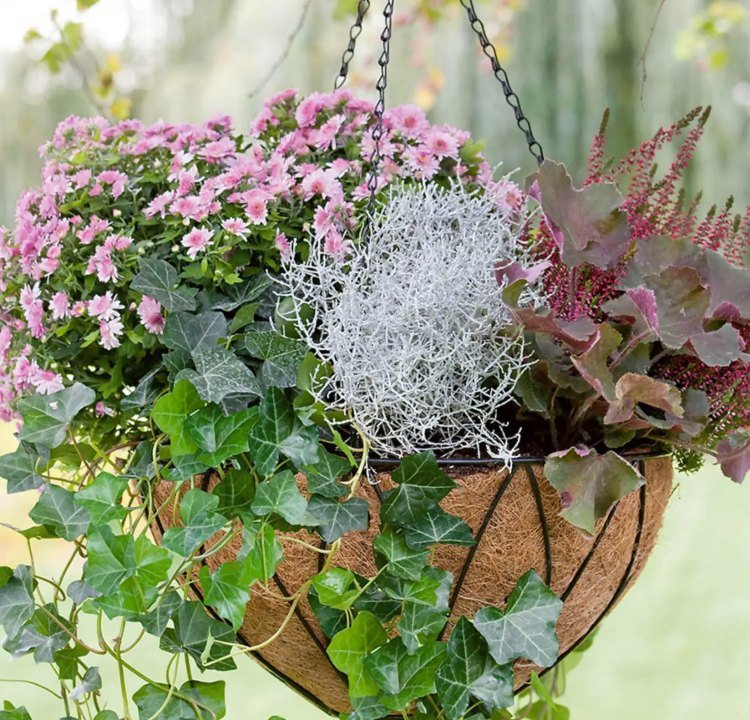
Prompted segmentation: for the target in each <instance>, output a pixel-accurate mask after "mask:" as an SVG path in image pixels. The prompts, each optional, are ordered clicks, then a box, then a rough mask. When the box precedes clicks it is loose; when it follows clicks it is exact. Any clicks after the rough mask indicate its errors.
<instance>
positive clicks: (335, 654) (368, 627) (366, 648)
mask: <svg viewBox="0 0 750 720" xmlns="http://www.w3.org/2000/svg"><path fill="white" fill-rule="evenodd" d="M386 642H388V634H387V633H386V631H385V630H384V629H383V626H382V625H381V624H380V622H378V619H377V618H376V617H375V616H374V615H372V614H371V613H368V612H360V613H359V614H358V615H357V617H355V618H354V621H353V622H352V624H351V627H348V628H347V629H346V630H342V631H341V632H340V633H338V634H337V635H336V636H335V637H334V638H333V640H331V643H330V645H329V646H328V657H330V658H331V662H332V663H333V664H334V665H335V667H336V669H338V670H340V671H341V672H343V673H346V675H347V677H348V679H349V696H350V697H352V698H362V697H368V696H370V695H376V694H377V693H378V690H379V688H378V685H377V683H376V682H375V680H374V679H373V678H372V676H371V675H370V674H369V672H368V671H367V670H366V669H365V666H364V661H365V658H366V657H367V656H368V655H369V654H370V653H371V652H373V651H374V650H376V649H377V648H379V647H380V646H381V645H384V644H385V643H386Z"/></svg>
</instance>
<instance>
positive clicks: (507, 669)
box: [435, 618, 513, 720]
mask: <svg viewBox="0 0 750 720" xmlns="http://www.w3.org/2000/svg"><path fill="white" fill-rule="evenodd" d="M435 685H436V688H437V694H438V698H439V699H440V702H441V703H442V706H443V710H444V712H445V715H446V718H447V720H461V718H463V717H464V716H465V714H466V711H467V710H468V708H469V703H470V701H471V698H472V697H474V698H477V699H479V700H482V701H483V702H485V703H486V704H487V706H488V707H489V708H490V709H492V710H494V709H497V708H506V707H508V706H510V705H512V704H513V666H512V664H511V663H506V664H505V665H498V664H497V663H496V662H495V661H494V660H493V659H492V657H491V656H490V654H489V651H488V648H487V642H486V641H485V639H484V638H483V637H482V635H481V634H480V633H479V631H477V630H476V629H475V628H474V627H473V626H472V624H471V622H469V620H468V619H467V618H461V619H460V620H459V621H458V623H457V624H456V627H455V628H454V629H453V632H452V633H451V636H450V639H449V640H448V655H447V657H446V660H445V662H444V663H443V664H442V665H441V666H440V668H439V669H438V672H437V677H436V680H435Z"/></svg>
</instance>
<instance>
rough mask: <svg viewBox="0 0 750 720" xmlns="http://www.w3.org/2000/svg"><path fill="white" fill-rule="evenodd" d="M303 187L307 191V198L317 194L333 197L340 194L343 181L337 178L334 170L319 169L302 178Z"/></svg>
mask: <svg viewBox="0 0 750 720" xmlns="http://www.w3.org/2000/svg"><path fill="white" fill-rule="evenodd" d="M302 189H303V190H304V191H305V196H304V197H305V200H309V199H310V198H311V197H314V196H315V195H321V196H322V197H332V196H333V195H338V194H340V191H341V183H339V181H338V180H337V179H336V176H335V174H334V173H333V171H331V170H320V169H317V170H315V171H314V172H312V173H310V174H309V175H308V176H307V177H305V178H304V180H302Z"/></svg>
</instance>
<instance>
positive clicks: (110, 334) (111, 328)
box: [99, 317, 124, 350]
mask: <svg viewBox="0 0 750 720" xmlns="http://www.w3.org/2000/svg"><path fill="white" fill-rule="evenodd" d="M123 330H124V326H123V324H122V321H121V320H120V319H119V317H114V318H112V319H110V320H100V322H99V333H100V334H101V338H100V340H99V343H100V344H101V346H102V347H103V348H104V349H105V350H114V349H115V348H116V347H120V336H121V335H122V333H123Z"/></svg>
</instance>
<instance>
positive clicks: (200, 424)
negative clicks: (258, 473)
mask: <svg viewBox="0 0 750 720" xmlns="http://www.w3.org/2000/svg"><path fill="white" fill-rule="evenodd" d="M257 422H258V408H257V407H255V408H248V409H247V410H241V411H240V412H238V413H233V414H231V415H224V413H223V412H222V410H221V408H220V407H219V406H218V405H214V404H211V405H208V406H206V407H204V408H201V409H200V410H198V412H196V413H194V414H192V415H190V416H189V417H188V418H186V420H185V432H186V433H187V436H188V437H189V438H190V440H192V441H193V442H194V443H195V445H196V446H197V447H198V452H197V453H196V457H197V459H198V461H199V462H201V463H204V464H206V465H208V466H209V467H219V466H220V465H221V464H222V463H223V462H224V461H226V460H227V459H229V458H230V457H234V456H235V455H239V454H240V453H243V452H246V451H247V450H248V449H249V447H250V446H249V435H250V428H252V426H253V425H255V423H257Z"/></svg>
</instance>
